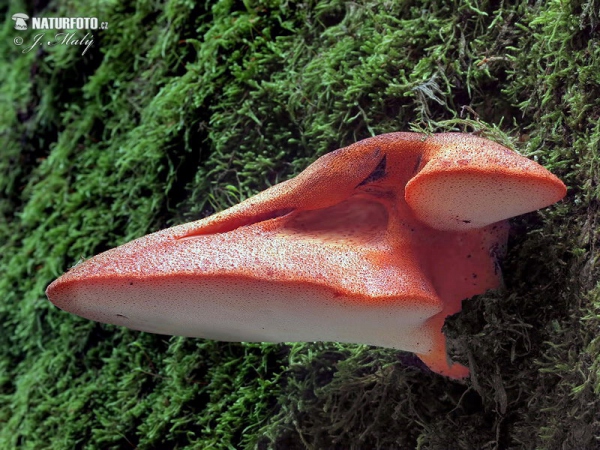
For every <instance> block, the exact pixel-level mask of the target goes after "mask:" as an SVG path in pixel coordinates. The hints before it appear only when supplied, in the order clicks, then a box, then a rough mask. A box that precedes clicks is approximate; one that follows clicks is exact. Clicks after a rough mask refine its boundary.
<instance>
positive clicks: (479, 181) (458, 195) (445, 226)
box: [406, 173, 556, 230]
mask: <svg viewBox="0 0 600 450" xmlns="http://www.w3.org/2000/svg"><path fill="white" fill-rule="evenodd" d="M555 196H556V193H555V190H550V192H549V190H548V189H547V185H546V184H542V183H537V184H536V183H531V182H528V181H527V179H526V178H517V177H514V178H508V177H500V176H498V177H494V176H483V175H475V174H469V173H464V174H463V173H452V174H447V175H443V176H438V177H428V178H427V179H426V180H420V181H419V183H409V185H408V186H407V189H406V197H407V198H406V200H407V202H408V204H409V205H410V206H411V208H412V209H413V211H414V212H415V215H416V216H417V217H418V218H419V219H420V220H422V221H423V222H425V223H427V224H428V225H429V226H431V227H433V228H436V229H438V230H468V229H473V228H482V227H484V226H486V225H489V224H491V223H495V222H498V221H501V220H505V219H508V218H510V217H514V216H518V215H520V214H524V213H526V212H530V211H534V210H536V209H539V208H542V207H544V206H547V205H549V204H551V203H553V202H554V201H556V199H555Z"/></svg>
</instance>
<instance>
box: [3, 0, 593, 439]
mask: <svg viewBox="0 0 600 450" xmlns="http://www.w3.org/2000/svg"><path fill="white" fill-rule="evenodd" d="M30 3H31V4H30ZM30 3H27V4H25V3H22V2H19V1H13V2H11V3H10V4H9V5H8V6H7V7H2V6H0V10H2V12H4V13H5V16H7V17H10V16H11V15H12V14H14V13H16V12H26V13H28V14H29V15H31V16H41V15H45V16H68V17H71V16H73V17H75V16H88V17H89V16H96V17H99V18H100V20H101V21H106V22H108V24H109V27H108V29H107V30H102V31H95V32H94V40H95V44H94V46H93V48H91V49H90V50H89V51H88V52H87V53H86V55H84V56H81V49H79V48H76V47H68V46H54V47H47V46H45V47H43V48H38V49H36V50H34V51H30V52H26V53H23V52H22V49H23V48H24V47H18V46H16V45H15V44H14V43H13V40H14V38H15V37H16V36H22V37H23V38H24V40H26V41H27V42H29V41H31V40H32V39H33V37H34V35H35V31H34V30H28V31H26V32H22V31H16V30H14V29H13V25H14V23H13V21H11V20H8V21H5V23H4V26H3V28H2V29H1V30H0V34H1V35H2V39H0V78H1V79H2V80H3V82H2V83H0V100H2V104H3V105H5V106H4V108H2V109H1V110H0V139H1V140H0V145H1V151H0V173H1V174H2V176H1V177H0V423H2V425H3V426H2V427H0V447H1V448H3V449H4V448H6V449H10V448H32V449H33V448H35V449H37V448H46V447H47V446H48V445H49V443H52V446H53V447H54V448H69V449H70V448H84V447H85V448H98V449H107V448H129V447H137V448H140V449H143V448H198V449H204V448H253V447H257V448H291V449H293V448H413V447H417V448H465V449H468V448H490V447H491V448H493V447H496V448H506V447H525V448H591V447H593V446H594V443H595V442H596V440H597V439H598V436H600V426H599V417H598V413H597V411H598V410H600V402H599V395H600V382H599V379H598V373H599V361H600V355H599V353H600V344H599V341H598V338H597V330H598V326H599V323H600V320H599V317H600V290H599V288H598V279H599V276H598V275H599V273H598V253H597V252H598V250H597V248H598V242H599V238H598V232H597V229H598V223H597V222H598V214H599V212H598V199H599V196H600V188H599V186H600V183H599V178H600V177H599V158H600V157H599V155H600V88H599V86H600V78H599V75H598V74H600V40H599V39H598V27H599V26H600V19H599V17H598V11H599V10H600V4H598V2H597V1H594V0H591V1H585V2H584V1H575V0H574V1H570V2H566V1H558V0H553V1H548V2H535V3H534V4H531V3H527V2H509V1H504V2H497V1H486V0H471V1H468V2H455V1H451V0H448V1H442V2H426V1H419V0H416V1H404V2H352V3H348V2H342V1H310V2H304V3H289V2H281V1H276V0H271V1H269V0H264V1H258V0H257V1H252V0H247V1H244V2H236V1H233V0H226V1H217V2H213V3H211V2H206V3H197V2H193V1H186V0H172V1H166V2H164V3H163V4H159V3H157V2H153V1H149V0H139V1H136V2H129V1H123V2H114V1H105V2H72V1H68V0H62V1H59V0H56V1H55V2H52V3H50V4H49V5H48V6H46V7H45V8H46V9H44V10H39V11H38V10H35V9H34V8H36V7H41V6H43V5H42V3H39V2H30ZM432 3H433V4H432ZM36 5H37V6H36ZM2 8H4V9H2ZM48 33H50V32H48ZM409 129H413V130H420V131H427V132H439V131H447V130H455V131H467V132H477V133H481V134H484V135H486V136H488V137H490V138H493V139H494V140H496V141H498V142H501V143H503V144H505V145H508V146H510V147H513V148H515V149H516V150H518V151H520V152H522V153H523V154H526V155H528V156H529V157H531V158H535V159H537V160H538V161H539V162H540V163H542V164H544V165H545V166H546V167H548V168H549V169H550V170H552V171H553V172H554V173H556V174H557V175H559V176H560V177H561V178H562V179H563V180H564V181H565V182H566V183H567V184H568V186H569V195H568V198H567V199H566V200H565V201H564V202H563V203H561V204H560V205H556V206H554V207H552V208H548V209H545V210H543V211H539V212H535V213H531V214H528V215H526V216H523V217H520V218H518V219H515V220H514V221H513V228H512V232H511V239H510V242H509V254H508V256H507V259H506V261H505V264H504V266H505V267H504V275H505V285H506V286H505V288H504V290H502V291H500V292H495V293H489V294H486V295H485V296H480V297H478V298H475V299H471V300H468V301H466V302H465V303H464V310H463V312H462V313H461V314H460V315H457V316H455V317H453V318H452V319H450V320H449V321H448V323H447V328H448V330H447V332H448V335H449V336H451V338H452V342H453V343H454V347H455V357H456V359H458V360H460V361H462V362H464V363H467V364H469V365H470V366H471V369H472V374H473V376H472V378H471V380H470V381H468V382H467V384H466V385H462V384H459V383H455V382H452V381H449V380H446V379H443V378H442V377H439V376H437V375H434V374H431V373H429V372H427V370H426V369H424V368H423V367H422V366H421V365H420V364H419V363H418V361H416V359H415V358H413V357H411V356H409V355H406V354H403V353H398V352H394V351H391V350H384V349H374V348H368V347H364V346H350V345H340V344H293V345H291V346H286V345H267V344H265V345H262V344H225V343H217V342H211V341H203V340H193V339H183V338H167V337H161V336H154V335H147V334H142V333H136V332H132V331H128V330H124V329H120V328H117V327H111V326H104V325H99V324H95V323H91V322H88V321H86V320H83V319H79V318H76V317H73V316H70V315H68V314H66V313H63V312H61V311H58V310H56V308H54V307H53V306H51V305H50V304H49V303H48V301H47V300H46V299H45V296H44V289H45V287H46V286H47V284H48V283H49V282H50V281H51V280H52V279H54V278H55V277H57V276H58V275H60V274H61V273H62V272H63V271H65V270H66V269H67V268H68V267H69V266H71V265H73V264H75V263H76V262H77V261H78V260H79V259H80V258H86V257H89V256H91V255H93V254H95V253H97V252H100V251H102V250H105V249H107V248H110V247H113V246H115V245H118V244H121V243H123V242H126V241H128V240H130V239H132V238H134V237H137V236H141V235H143V234H145V233H148V232H150V231H153V230H156V229H159V228H161V227H164V226H168V225H172V224H175V223H181V222H184V221H187V220H192V219H196V218H200V217H203V216H205V215H208V214H210V213H211V212H213V211H215V210H219V209H223V208H225V207H227V206H229V205H231V204H234V203H236V202H238V201H239V200H241V199H243V198H246V197H248V196H250V195H252V194H253V193H255V192H257V191H258V190H260V189H263V188H264V187H266V186H268V185H270V184H274V183H276V182H279V181H281V180H283V179H286V178H288V177H290V176H292V175H294V174H296V173H298V172H299V171H301V170H302V169H303V168H304V167H306V165H307V164H308V163H310V162H311V161H313V160H314V159H316V158H317V157H318V156H320V155H321V154H324V153H326V152H328V151H331V150H334V149H336V148H339V147H341V146H344V145H348V144H350V143H352V142H355V141H356V140H358V139H362V138H365V137H368V136H371V135H374V134H379V133H384V132H388V131H395V130H409Z"/></svg>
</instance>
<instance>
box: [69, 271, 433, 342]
mask: <svg viewBox="0 0 600 450" xmlns="http://www.w3.org/2000/svg"><path fill="white" fill-rule="evenodd" d="M133 283H134V285H131V284H130V282H128V281H123V283H122V284H120V283H116V282H115V281H112V282H111V286H110V287H107V286H106V284H103V283H102V282H88V283H86V284H85V285H83V284H82V285H78V286H74V287H73V290H72V291H71V293H70V294H69V296H70V297H71V298H70V299H69V300H68V302H69V304H70V308H69V310H70V311H71V312H73V313H75V314H78V315H80V316H83V317H86V318H89V319H92V320H97V321H101V322H105V323H112V324H116V325H122V326H125V327H128V328H132V329H135V330H141V331H148V332H152V333H158V334H171V335H179V336H190V337H203V338H208V339H216V340H222V341H246V342H312V341H336V342H347V343H362V344H370V345H376V346H382V347H390V348H397V349H402V350H408V351H412V352H417V353H428V351H429V350H430V349H431V347H432V339H431V332H430V331H429V330H427V329H426V327H424V326H423V324H424V322H425V320H427V319H428V318H429V317H431V316H432V315H434V314H436V313H437V312H439V310H438V309H437V308H433V307H431V306H430V307H428V308H429V309H427V307H421V308H420V309H419V308H417V309H415V304H418V303H419V302H418V301H408V302H407V299H404V301H400V300H394V299H388V300H385V301H383V300H374V301H373V303H371V304H369V303H367V301H366V300H362V301H357V299H356V298H353V299H350V298H347V297H344V296H343V295H340V294H335V293H334V292H333V291H331V290H330V289H327V288H323V287H320V286H308V287H307V286H301V285H299V284H296V285H294V284H291V283H270V282H265V281H264V280H263V281H256V280H244V279H231V278H230V279H219V278H212V279H206V280H202V281H198V280H193V279H192V278H179V279H178V280H161V281H160V282H159V283H157V282H156V280H150V281H145V280H144V281H139V280H138V281H135V282H133ZM111 291H112V292H111ZM97 299H105V300H103V301H102V304H99V303H97V301H96V300H97ZM171 299H176V300H171ZM438 333H439V331H438Z"/></svg>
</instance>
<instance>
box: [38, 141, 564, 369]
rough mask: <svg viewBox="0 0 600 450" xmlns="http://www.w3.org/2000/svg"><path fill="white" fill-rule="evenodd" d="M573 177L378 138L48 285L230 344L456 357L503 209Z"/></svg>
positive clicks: (123, 316) (74, 307)
mask: <svg viewBox="0 0 600 450" xmlns="http://www.w3.org/2000/svg"><path fill="white" fill-rule="evenodd" d="M565 193H566V188H565V185H564V184H563V183H562V182H561V181H560V180H559V179H558V178H557V177H555V176H554V175H552V174H551V173H550V172H549V171H547V170H546V169H545V168H543V167H542V166H540V165H539V164H537V163H536V162H534V161H531V160H529V159H527V158H525V157H522V156H520V155H518V154H517V153H515V152H513V151H511V150H509V149H507V148H505V147H503V146H501V145H499V144H496V143H494V142H491V141H489V140H486V139H483V138H479V137H475V136H471V135H467V134H460V133H445V134H438V135H431V136H427V135H423V134H418V133H390V134H384V135H380V136H376V137H372V138H369V139H365V140H363V141H360V142H357V143H355V144H352V145H350V146H348V147H345V148H342V149H340V150H337V151H334V152H332V153H329V154H326V155H325V156H323V157H321V158H319V159H318V160H317V161H315V162H314V163H313V164H312V165H310V166H309V167H308V168H307V169H306V170H304V171H303V172H302V173H300V174H299V175H298V176H297V177H295V178H293V179H290V180H288V181H286V182H283V183H280V184H277V185H275V186H273V187H271V188H269V189H267V190H265V191H263V192H261V193H260V194H258V195H256V196H254V197H251V198H249V199H247V200H245V201H243V202H241V203H239V204H238V205H235V206H233V207H231V208H229V209H227V210H224V211H222V212H220V213H217V214H214V215H212V216H210V217H207V218H205V219H202V220H199V221H196V222H191V223H187V224H183V225H178V226H175V227H172V228H168V229H165V230H162V231H159V232H156V233H153V234H150V235H147V236H144V237H141V238H139V239H136V240H134V241H132V242H129V243H127V244H125V245H122V246H120V247H117V248H115V249H112V250H109V251H107V252H104V253H102V254H100V255H97V256H95V257H93V258H91V259H89V260H87V261H85V262H83V263H81V264H79V265H77V266H75V267H74V268H72V269H71V270H70V271H68V272H67V273H66V274H64V275H63V276H61V277H60V278H58V279H57V280H56V281H54V282H53V283H52V284H50V286H48V289H47V290H46V294H47V296H48V298H49V299H50V301H51V302H52V303H54V304H55V305H56V306H58V307H59V308H61V309H63V310H65V311H68V312H71V313H73V314H77V315H79V316H82V317H85V318H88V319H91V320H95V321H99V322H105V323H111V324H116V325H122V326H125V327H128V328H132V329H135V330H142V331H147V332H151V333H160V334H169V335H180V336H191V337H203V338H209V339H218V340H223V341H265V342H286V341H287V342H293V341H338V342H347V343H362V344H369V345H375V346H381V347H391V348H395V349H401V350H407V351H411V352H414V353H416V354H417V355H418V356H419V358H421V360H422V361H423V362H424V363H425V364H426V365H427V366H429V367H430V368H431V370H433V371H435V372H437V373H440V374H442V375H446V376H448V377H452V378H463V377H465V376H467V375H468V373H469V371H468V369H467V368H466V367H464V366H462V365H460V364H458V363H452V362H451V361H450V360H449V358H448V356H447V354H446V340H445V337H444V335H443V334H442V326H443V324H444V320H445V318H446V317H448V316H449V315H452V314H454V313H456V312H458V311H460V309H461V302H462V300H463V299H466V298H469V297H472V296H474V295H477V294H481V293H483V292H485V291H486V290H488V289H492V288H496V287H498V286H499V285H500V282H501V274H500V269H499V264H498V258H499V257H500V256H501V254H502V251H503V248H504V247H505V244H506V240H507V230H508V224H507V221H506V219H508V218H509V217H513V216H516V215H519V214H523V213H526V212H529V211H534V210H536V209H539V208H543V207H545V206H548V205H550V204H552V203H554V202H556V201H558V200H560V199H561V198H562V197H563V196H564V195H565Z"/></svg>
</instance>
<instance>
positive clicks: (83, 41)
mask: <svg viewBox="0 0 600 450" xmlns="http://www.w3.org/2000/svg"><path fill="white" fill-rule="evenodd" d="M12 20H14V21H15V30H19V31H23V30H27V29H28V27H30V28H31V29H33V30H53V29H54V30H61V31H59V32H58V33H56V34H53V35H52V36H46V35H47V34H49V33H38V34H36V35H35V36H34V37H33V41H32V42H30V43H25V40H24V39H23V38H22V37H21V36H17V37H15V38H14V40H13V42H14V43H15V45H19V46H21V45H23V44H25V46H24V47H23V50H22V53H28V52H30V51H31V50H33V49H34V48H37V47H40V46H43V45H46V46H48V47H53V46H55V45H70V46H80V47H83V51H82V52H81V55H85V54H86V52H87V51H88V50H89V49H90V47H91V46H92V45H94V35H93V34H92V33H91V32H87V33H85V35H84V36H81V35H83V33H81V35H78V34H77V33H76V32H73V31H71V30H97V29H102V30H106V29H107V28H108V23H107V22H100V21H99V20H98V18H97V17H31V18H30V17H29V16H28V15H27V14H24V13H17V14H13V16H12ZM28 21H29V24H28ZM65 30H69V31H65Z"/></svg>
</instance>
